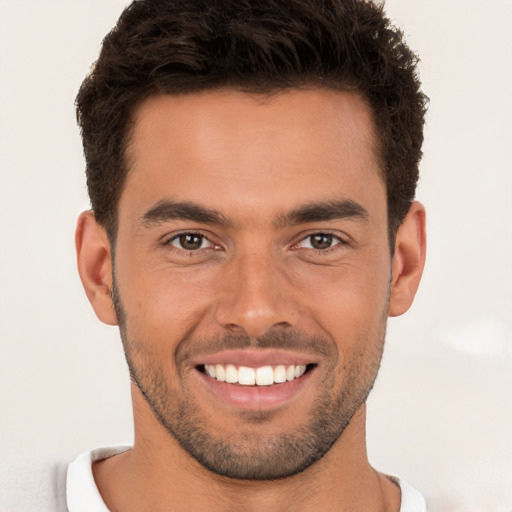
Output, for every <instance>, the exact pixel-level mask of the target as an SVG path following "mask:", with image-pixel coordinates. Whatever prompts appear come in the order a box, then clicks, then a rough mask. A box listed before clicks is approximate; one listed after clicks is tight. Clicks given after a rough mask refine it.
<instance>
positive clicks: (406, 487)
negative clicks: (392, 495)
mask: <svg viewBox="0 0 512 512" xmlns="http://www.w3.org/2000/svg"><path fill="white" fill-rule="evenodd" d="M388 478H389V479H390V480H392V481H393V482H395V483H396V484H397V485H398V486H399V487H400V491H401V493H402V503H401V505H400V512H427V504H426V502H425V498H424V497H423V495H422V494H421V493H420V492H419V491H418V490H416V489H415V488H414V487H413V486H412V485H410V484H409V483H407V482H406V481H405V480H403V479H401V478H398V477H395V476H389V477H388Z"/></svg>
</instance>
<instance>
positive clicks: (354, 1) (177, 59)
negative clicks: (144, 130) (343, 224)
mask: <svg viewBox="0 0 512 512" xmlns="http://www.w3.org/2000/svg"><path fill="white" fill-rule="evenodd" d="M417 62H418V59H417V57H416V55H415V54H414V53H413V52H412V51H411V50H410V49H409V48H408V46H407V45H406V44H405V42H404V40H403V34H402V32H401V31H400V30H399V29H397V28H395V27H394V26H393V25H392V24H391V22H390V20H389V19H388V18H387V17H386V15H385V14H384V11H383V6H382V5H381V4H380V3H376V2H374V1H371V0H265V1H256V0H135V1H134V2H132V3H131V5H129V6H128V7H127V8H126V9H125V11H124V12H123V13H122V15H121V17H120V18H119V20H118V22H117V24H116V26H115V27H114V28H113V29H112V31H111V32H110V33H109V34H108V35H107V36H106V37H105V39H104V40H103V44H102V48H101V52H100V55H99V58H98V60H97V61H96V63H95V64H94V65H93V68H92V70H91V72H90V74H89V75H88V76H87V77H86V79H85V80H84V82H83V83H82V85H81V88H80V90H79V93H78V96H77V99H76V108H77V119H78V123H79V126H80V129H81V134H82V140H83V147H84V154H85V158H86V166H87V167H86V174H87V186H88V191H89V197H90V200H91V205H92V209H93V211H94V215H95V217H96V220H97V221H98V222H99V223H100V224H101V225H103V226H104V227H105V229H106V230H107V233H108V235H109V237H110V238H111V240H112V241H114V240H115V236H116V232H117V205H118V202H119V198H120V195H121V193H122V190H123V185H124V182H125V179H126V173H127V167H128V166H127V162H126V161H125V153H126V148H127V145H128V144H129V141H130V135H131V131H132V128H133V117H134V111H135V109H136V107H137V106H138V105H139V104H140V103H141V102H142V101H143V100H144V99H146V98H147V97H148V96H150V95H153V94H158V93H164V94H184V93H193V92H199V91H204V90H210V89H211V90H214V89H219V88H234V89H238V90H241V91H245V92H256V93H273V92H276V91H279V90H283V89H288V88H301V87H324V88H329V89H335V90H343V91H354V92H356V93H358V94H360V95H361V96H362V97H363V98H364V99H365V100H366V101H367V103H368V105H369V106H370V108H371V111H372V114H373V119H374V123H375V133H376V134H377V138H378V140H377V144H378V151H379V155H378V156H379V159H380V164H381V170H382V178H383V180H384V182H385V184H386V191H387V205H388V206H387V207H388V227H389V234H390V241H391V240H394V236H395V234H396V230H397V229H398V227H399V225H400V224H401V222H402V221H403V219H404V217H405V215H406V214H407V211H408V210H409V208H410V205H411V202H412V201H413V199H414V195H415V189H416V185H417V181H418V167H419V162H420V159H421V156H422V153H421V145H422V142H423V126H424V120H425V112H426V105H427V101H428V100H427V97H426V96H425V95H424V94H423V93H422V91H421V84H420V80H419V77H418V72H417ZM390 243H391V242H390Z"/></svg>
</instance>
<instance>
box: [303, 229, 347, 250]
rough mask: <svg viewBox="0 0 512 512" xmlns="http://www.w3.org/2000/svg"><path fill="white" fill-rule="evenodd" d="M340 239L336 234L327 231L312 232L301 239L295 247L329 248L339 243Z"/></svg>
mask: <svg viewBox="0 0 512 512" xmlns="http://www.w3.org/2000/svg"><path fill="white" fill-rule="evenodd" d="M341 243H342V241H341V239H340V238H338V237H337V236H334V235H331V234H329V233H314V234H313V235H309V236H307V237H306V238H304V239H303V240H301V241H300V242H299V243H298V244H297V247H301V248H304V249H316V250H318V251H322V250H324V251H325V250H326V249H330V248H331V247H333V246H335V245H338V244H341Z"/></svg>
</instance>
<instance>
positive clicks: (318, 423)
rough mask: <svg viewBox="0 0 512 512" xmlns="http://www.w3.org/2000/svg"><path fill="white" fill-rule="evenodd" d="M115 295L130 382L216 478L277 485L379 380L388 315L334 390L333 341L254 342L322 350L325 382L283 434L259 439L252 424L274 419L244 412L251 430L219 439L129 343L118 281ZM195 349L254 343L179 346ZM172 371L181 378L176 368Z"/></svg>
mask: <svg viewBox="0 0 512 512" xmlns="http://www.w3.org/2000/svg"><path fill="white" fill-rule="evenodd" d="M112 297H113V301H114V306H115V310H116V314H117V317H118V321H119V329H120V333H121V339H122V342H123V347H124V351H125V357H126V361H127V363H128V368H129V371H130V376H131V379H132V380H133V381H134V382H135V384H136V385H137V387H138V389H139V391H140V393H141V394H142V396H143V397H144V399H145V400H146V402H147V403H148V405H149V406H150V408H151V410H152V411H153V414H154V415H155V417H156V419H157V420H158V421H159V423H160V424H161V425H162V426H163V427H164V428H165V429H166V431H167V432H168V433H169V434H170V436H172V437H173V438H174V439H175V440H176V441H177V442H178V443H179V445H180V446H181V447H182V448H183V449H184V450H185V451H186V452H187V453H188V454H189V455H190V456H192V457H193V458H194V459H195V460H196V461H197V462H199V463H200V464H201V465H202V466H203V467H205V468H206V469H208V470H210V471H212V472H213V473H215V474H217V475H220V476H225V477H228V478H233V479H238V480H275V479H282V478H286V477H290V476H293V475H296V474H298V473H301V472H302V471H304V470H306V469H307V468H309V467H310V466H311V465H312V464H314V463H315V462H317V461H319V460H320V459H321V458H322V457H323V456H324V455H325V454H326V453H327V452H328V451H329V449H330V448H331V447H332V446H333V444H334V443H335V442H336V441H337V440H338V439H339V438H340V437H341V435H342V434H343V432H344V431H345V429H346V427H347V426H348V424H349V423H350V421H351V419H352V417H353V416H354V414H355V413H356V411H357V410H358V409H359V408H360V407H361V406H362V405H363V403H364V402H365V401H366V399H367V397H368V395H369V393H370V391H371V389H372V388H373V385H374V382H375V379H376V377H377V373H378V369H379V366H380V361H381V357H382V350H383V346H384V338H385V328H386V317H385V316H383V319H382V322H381V325H380V326H379V333H378V334H377V336H378V338H379V339H378V341H377V342H376V341H375V339H373V340H368V339H365V340H361V343H362V344H363V343H364V342H366V343H368V342H371V343H372V347H373V349H372V350H370V351H369V352H368V351H364V350H361V352H360V353H358V354H357V355H356V357H354V358H353V360H352V361H350V362H345V364H344V365H343V368H342V369H341V371H342V372H344V373H345V375H346V377H345V379H344V380H343V384H342V385H340V384H336V383H335V379H334V371H333V370H334V368H335V367H336V366H337V364H338V363H339V361H338V353H337V350H336V348H335V345H334V342H329V341H328V340H327V339H324V338H318V337H315V338H312V337H309V338H308V337H305V336H304V335H303V334H301V333H297V332H291V331H290V332H285V331H283V332H281V333H279V334H278V335H275V334H274V335H273V336H268V337H265V338H261V339H259V340H258V344H257V346H260V347H261V348H270V347H271V346H277V347H279V348H282V347H283V346H288V347H297V346H305V345H308V346H309V347H313V346H314V347H315V350H318V351H319V352H320V353H322V352H323V355H324V358H325V360H326V361H329V363H330V365H331V368H328V369H327V371H324V372H323V373H324V375H325V377H324V378H323V379H322V382H321V383H320V386H319V387H320V388H321V389H322V390H323V391H322V393H321V394H320V395H319V396H318V398H317V399H316V400H315V403H314V406H313V407H312V408H311V410H310V412H309V414H308V420H307V422H305V423H304V424H303V425H302V426H300V427H298V428H296V429H294V430H291V431H289V432H287V433H281V434H276V435H265V436H264V435H262V434H260V433H258V428H257V425H258V424H264V423H268V422H271V421H272V416H273V414H274V413H273V412H272V411H268V412H266V411H254V412H253V411H243V412H242V413H241V415H240V417H241V420H242V421H241V422H240V423H243V424H245V425H248V427H249V428H247V429H246V430H245V431H243V427H239V429H238V431H236V432H233V433H232V435H229V436H224V437H223V436H221V435H216V433H215V432H213V431H212V429H211V426H209V425H208V420H207V418H205V417H204V416H203V415H202V414H201V412H200V411H199V410H198V408H197V407H196V404H194V403H193V401H192V400H191V397H190V395H189V394H187V391H186V389H185V388H184V387H181V389H175V390H172V391H171V390H170V389H169V385H168V380H167V379H166V374H168V373H169V369H167V370H166V369H164V367H163V365H162V364H161V359H159V358H158V357H155V356H152V355H151V354H150V351H149V350H147V347H146V346H145V344H144V343H143V342H141V341H140V340H134V339H131V338H130V336H129V334H128V331H127V328H126V324H127V317H126V313H125V311H124V310H123V308H122V305H121V301H120V298H119V293H118V291H117V288H116V286H115V282H114V287H113V293H112ZM374 335H375V333H374ZM267 338H268V339H267ZM299 339H300V341H299ZM194 343H196V344H197V345H201V346H212V344H213V345H217V346H222V347H226V348H232V347H233V346H235V345H236V346H237V347H240V348H243V347H245V346H249V344H250V345H251V346H254V343H253V341H252V340H250V338H248V337H245V336H226V337H225V338H223V339H220V340H219V339H216V340H215V341H213V340H210V341H206V340H201V341H200V342H197V340H196V341H194V340H188V339H184V340H182V342H181V344H180V346H181V345H183V346H187V345H190V344H192V345H194ZM363 346H364V345H363ZM326 355H327V357H325V356H326ZM176 359H178V358H176ZM168 368H171V366H168ZM175 369H176V372H177V374H178V375H180V376H182V373H183V372H182V367H181V366H180V365H179V364H176V367H175ZM329 370H331V371H329ZM182 382H183V381H182Z"/></svg>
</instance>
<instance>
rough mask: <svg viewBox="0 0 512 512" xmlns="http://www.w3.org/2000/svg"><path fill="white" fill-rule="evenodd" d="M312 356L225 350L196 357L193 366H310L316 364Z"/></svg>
mask: <svg viewBox="0 0 512 512" xmlns="http://www.w3.org/2000/svg"><path fill="white" fill-rule="evenodd" d="M316 362H317V361H314V360H313V359H312V356H311V355H305V354H300V353H296V352H290V351H286V350H273V349H263V350H257V351H255V350H250V349H247V350H225V351H222V352H217V353H215V354H209V355H205V356H204V357H201V356H198V357H195V358H194V360H193V361H192V365H193V366H199V365H204V364H208V365H214V364H222V365H227V364H234V365H236V366H247V367H249V368H251V367H252V368H259V367H261V366H277V365H281V364H282V365H308V364H312V363H316Z"/></svg>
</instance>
